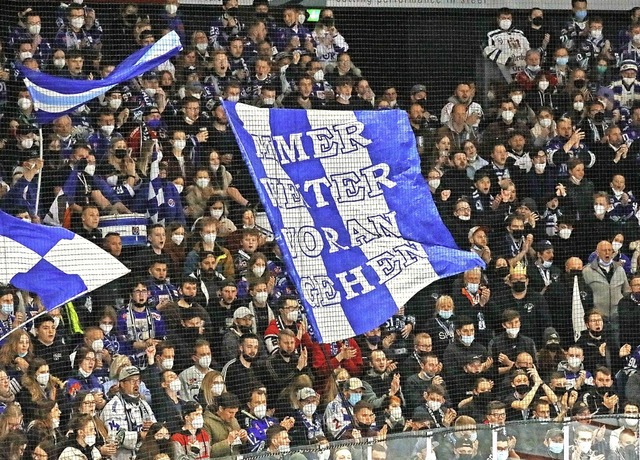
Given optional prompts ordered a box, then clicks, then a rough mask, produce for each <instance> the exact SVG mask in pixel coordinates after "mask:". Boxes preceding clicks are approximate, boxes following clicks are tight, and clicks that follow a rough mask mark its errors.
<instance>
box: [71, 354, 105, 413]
mask: <svg viewBox="0 0 640 460" xmlns="http://www.w3.org/2000/svg"><path fill="white" fill-rule="evenodd" d="M95 366H96V354H95V351H93V350H92V349H91V348H88V347H84V346H82V347H80V348H78V350H77V351H76V354H75V367H76V368H77V371H76V372H75V375H74V376H72V377H71V378H69V379H68V380H67V381H66V383H65V394H66V396H67V397H68V398H71V399H73V398H75V395H76V393H77V392H78V391H89V392H90V391H99V392H102V385H101V383H100V380H98V377H97V376H96V375H95V374H94V373H93V371H94V369H95ZM101 402H102V404H101V405H104V400H101Z"/></svg>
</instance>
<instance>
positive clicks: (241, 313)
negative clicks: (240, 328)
mask: <svg viewBox="0 0 640 460" xmlns="http://www.w3.org/2000/svg"><path fill="white" fill-rule="evenodd" d="M247 316H254V314H253V313H251V310H249V309H248V308H247V307H240V308H236V311H234V312H233V319H240V318H245V317H247Z"/></svg>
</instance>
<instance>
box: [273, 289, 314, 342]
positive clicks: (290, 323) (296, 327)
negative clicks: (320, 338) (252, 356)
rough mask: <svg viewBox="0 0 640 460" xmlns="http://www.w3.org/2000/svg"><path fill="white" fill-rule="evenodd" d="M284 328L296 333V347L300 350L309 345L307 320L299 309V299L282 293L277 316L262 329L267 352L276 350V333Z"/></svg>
mask: <svg viewBox="0 0 640 460" xmlns="http://www.w3.org/2000/svg"><path fill="white" fill-rule="evenodd" d="M284 329H289V330H291V331H293V333H294V334H295V335H296V342H295V346H296V347H303V348H301V349H302V350H304V349H306V348H309V349H310V347H311V337H310V336H309V333H308V332H307V322H306V319H305V317H304V315H303V314H302V312H301V311H300V300H299V299H298V298H297V297H294V296H290V295H283V296H282V297H280V299H278V316H277V317H276V318H275V319H273V320H272V321H270V322H269V325H268V326H267V328H266V329H265V331H264V342H265V345H266V349H267V352H268V353H269V354H273V353H275V352H276V351H277V350H278V333H279V332H280V331H283V330H284Z"/></svg>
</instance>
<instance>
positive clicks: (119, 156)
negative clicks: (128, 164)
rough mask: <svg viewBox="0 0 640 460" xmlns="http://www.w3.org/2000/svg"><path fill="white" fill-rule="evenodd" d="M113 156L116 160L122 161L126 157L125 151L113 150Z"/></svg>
mask: <svg viewBox="0 0 640 460" xmlns="http://www.w3.org/2000/svg"><path fill="white" fill-rule="evenodd" d="M113 154H114V155H115V157H116V158H117V159H118V160H122V159H123V158H124V157H126V156H127V149H115V150H114V151H113Z"/></svg>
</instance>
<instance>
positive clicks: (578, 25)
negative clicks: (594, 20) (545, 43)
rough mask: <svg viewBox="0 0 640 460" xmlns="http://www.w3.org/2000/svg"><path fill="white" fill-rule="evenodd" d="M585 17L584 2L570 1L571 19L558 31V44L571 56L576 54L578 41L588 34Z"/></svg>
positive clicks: (585, 2)
mask: <svg viewBox="0 0 640 460" xmlns="http://www.w3.org/2000/svg"><path fill="white" fill-rule="evenodd" d="M587 15H588V11H587V1H586V0H571V17H570V18H569V19H568V20H567V21H566V22H565V24H564V26H563V28H562V30H561V31H560V43H562V46H564V47H565V48H567V50H569V52H570V53H571V54H572V55H574V54H575V53H576V52H577V50H578V46H579V44H580V39H581V38H582V37H584V36H586V35H587V34H588V33H589V29H588V27H587V26H588V24H589V21H588V20H587Z"/></svg>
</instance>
